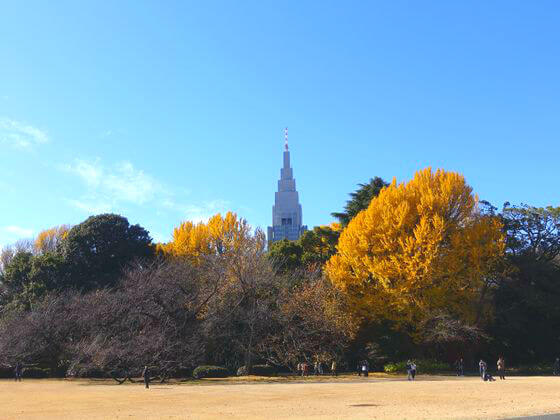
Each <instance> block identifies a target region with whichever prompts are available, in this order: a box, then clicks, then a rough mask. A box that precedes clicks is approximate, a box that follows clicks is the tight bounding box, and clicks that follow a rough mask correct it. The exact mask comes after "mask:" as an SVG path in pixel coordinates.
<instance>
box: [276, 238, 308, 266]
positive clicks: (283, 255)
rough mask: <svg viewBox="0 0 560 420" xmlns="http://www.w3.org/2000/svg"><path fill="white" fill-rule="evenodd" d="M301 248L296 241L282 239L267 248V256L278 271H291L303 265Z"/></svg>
mask: <svg viewBox="0 0 560 420" xmlns="http://www.w3.org/2000/svg"><path fill="white" fill-rule="evenodd" d="M302 256H303V248H302V246H301V244H300V243H299V242H298V241H289V240H287V239H282V240H281V241H277V242H274V243H273V244H272V245H271V246H270V249H269V250H268V258H269V259H270V261H271V262H272V264H273V266H274V268H275V269H276V270H278V271H279V272H282V273H284V272H287V271H292V270H295V269H298V268H301V267H302V266H303V261H302Z"/></svg>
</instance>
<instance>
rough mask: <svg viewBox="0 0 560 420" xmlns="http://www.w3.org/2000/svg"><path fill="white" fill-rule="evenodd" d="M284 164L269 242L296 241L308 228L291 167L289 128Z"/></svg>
mask: <svg viewBox="0 0 560 420" xmlns="http://www.w3.org/2000/svg"><path fill="white" fill-rule="evenodd" d="M285 137H286V140H285V141H286V144H285V145H284V166H283V167H282V169H280V180H279V181H278V192H276V193H275V195H274V205H273V206H272V226H269V227H268V243H269V244H272V243H273V242H276V241H281V240H282V239H288V240H290V241H295V240H297V239H299V237H300V236H301V234H302V233H303V232H305V231H306V230H307V226H303V224H302V217H301V204H299V195H298V192H297V191H296V180H295V179H294V176H293V171H292V168H291V167H290V149H289V148H288V129H287V128H286V131H285Z"/></svg>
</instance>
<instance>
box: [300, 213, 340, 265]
mask: <svg viewBox="0 0 560 420" xmlns="http://www.w3.org/2000/svg"><path fill="white" fill-rule="evenodd" d="M338 227H339V226H338V225H337V224H335V223H333V224H332V225H330V226H315V227H314V228H313V230H308V231H307V232H305V233H304V234H303V235H301V238H299V240H298V243H299V244H300V245H301V248H302V250H303V254H302V257H301V259H302V263H303V265H305V266H308V267H309V266H312V265H314V266H322V265H323V264H325V263H326V262H327V261H328V259H329V258H330V257H332V256H333V255H334V254H335V253H336V244H337V242H338V237H339V236H340V230H339V229H338Z"/></svg>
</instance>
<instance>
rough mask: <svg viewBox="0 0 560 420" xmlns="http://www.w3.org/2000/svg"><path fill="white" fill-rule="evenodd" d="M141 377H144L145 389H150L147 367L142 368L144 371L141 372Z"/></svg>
mask: <svg viewBox="0 0 560 420" xmlns="http://www.w3.org/2000/svg"><path fill="white" fill-rule="evenodd" d="M142 376H143V377H144V384H145V385H146V388H149V387H150V369H149V368H148V366H144V370H143V371H142Z"/></svg>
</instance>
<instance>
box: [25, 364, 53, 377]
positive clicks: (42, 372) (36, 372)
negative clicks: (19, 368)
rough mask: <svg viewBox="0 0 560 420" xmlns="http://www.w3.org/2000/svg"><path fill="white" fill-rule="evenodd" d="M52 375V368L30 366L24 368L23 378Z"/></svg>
mask: <svg viewBox="0 0 560 420" xmlns="http://www.w3.org/2000/svg"><path fill="white" fill-rule="evenodd" d="M49 376H51V370H50V369H48V368H39V367H28V368H24V369H23V378H35V379H40V378H48V377H49Z"/></svg>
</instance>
